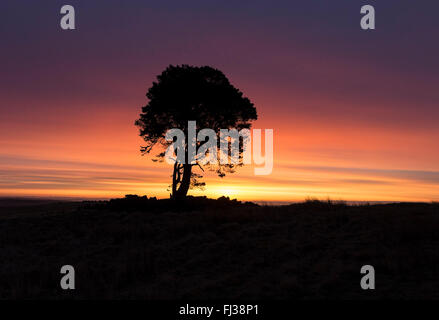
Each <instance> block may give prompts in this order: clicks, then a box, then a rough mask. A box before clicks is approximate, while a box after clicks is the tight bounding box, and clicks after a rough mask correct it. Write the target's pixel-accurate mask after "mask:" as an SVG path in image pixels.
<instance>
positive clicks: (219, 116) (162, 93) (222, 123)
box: [135, 65, 257, 198]
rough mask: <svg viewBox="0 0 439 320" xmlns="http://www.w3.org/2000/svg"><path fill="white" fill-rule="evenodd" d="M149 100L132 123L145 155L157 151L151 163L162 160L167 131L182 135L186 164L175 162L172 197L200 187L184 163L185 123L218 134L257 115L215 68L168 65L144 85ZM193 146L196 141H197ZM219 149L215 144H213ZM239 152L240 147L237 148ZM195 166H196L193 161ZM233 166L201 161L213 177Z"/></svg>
mask: <svg viewBox="0 0 439 320" xmlns="http://www.w3.org/2000/svg"><path fill="white" fill-rule="evenodd" d="M146 96H147V98H148V99H149V103H148V104H147V105H146V106H144V107H142V113H141V114H140V117H139V119H138V120H137V121H136V122H135V124H136V126H138V127H139V129H140V136H142V137H143V139H144V140H145V142H146V145H145V146H144V147H142V148H141V151H142V152H143V153H144V154H145V153H149V152H151V150H152V149H153V148H154V147H155V146H157V145H158V147H159V148H160V152H159V153H158V154H157V158H156V159H155V160H156V161H162V160H163V158H164V156H165V153H164V151H163V150H164V149H165V148H167V147H168V146H169V145H170V144H171V142H169V141H166V140H165V134H166V132H167V131H168V130H169V129H180V130H182V131H183V132H184V134H185V135H186V141H185V150H186V156H185V157H186V160H185V162H186V164H183V163H179V162H176V163H175V165H174V172H173V175H172V176H173V179H172V184H171V186H172V195H173V197H175V198H182V197H185V196H186V194H187V192H188V190H189V188H190V187H201V188H202V187H204V182H200V180H199V179H200V178H201V177H202V175H201V174H199V173H194V172H193V167H194V165H195V164H189V161H188V143H192V142H188V137H187V130H188V121H196V124H197V131H198V130H199V129H204V128H208V129H212V130H214V131H215V132H216V133H217V135H218V136H219V132H220V129H231V128H233V129H237V130H241V129H248V128H250V126H251V121H252V120H256V119H257V113H256V108H255V107H254V106H253V103H252V102H251V101H250V100H249V99H248V98H246V97H244V96H243V93H242V92H241V91H239V90H238V89H237V88H235V87H234V86H233V85H232V84H231V83H230V81H229V80H228V79H227V77H226V76H225V75H224V74H223V73H222V72H221V71H220V70H218V69H215V68H212V67H208V66H203V67H194V66H188V65H182V66H172V65H171V66H169V67H168V68H167V69H166V70H165V71H163V72H162V73H161V74H160V75H159V76H157V82H154V83H153V85H152V87H151V88H149V90H148V92H147V94H146ZM197 146H198V147H199V146H200V144H197ZM218 149H219V146H218ZM240 155H242V148H241V150H240ZM196 165H198V166H199V167H200V168H201V165H200V164H199V163H198V164H196ZM236 166H237V165H236V164H231V163H229V164H220V163H219V162H218V163H216V164H215V165H212V164H210V165H207V167H208V168H209V169H210V170H214V171H216V173H217V174H218V176H220V177H224V176H225V174H226V173H232V172H234V169H235V167H236Z"/></svg>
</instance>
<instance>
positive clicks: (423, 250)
mask: <svg viewBox="0 0 439 320" xmlns="http://www.w3.org/2000/svg"><path fill="white" fill-rule="evenodd" d="M0 212H1V213H0V261H1V263H0V298H2V299H8V298H69V299H70V298H104V299H105V298H136V299H173V298H191V299H214V298H229V299H234V298H241V299H255V298H268V299H322V298H323V299H340V298H341V299H345V298H349V299H377V298H384V297H385V298H436V299H438V298H439V249H438V248H439V205H438V204H423V203H412V204H409V203H407V204H387V205H362V206H347V205H345V204H342V203H330V202H318V201H308V202H306V203H300V204H293V205H289V206H283V207H261V206H256V205H254V204H250V203H239V202H236V201H229V200H227V199H220V200H209V199H203V198H201V199H189V200H188V201H186V202H184V203H174V202H172V201H171V200H155V199H147V198H136V197H129V198H127V199H119V200H113V201H110V202H53V201H48V202H38V201H37V202H33V203H32V202H26V201H23V200H22V201H21V202H20V201H18V200H16V202H14V203H13V202H11V201H9V202H8V201H6V200H3V201H0ZM65 264H70V265H73V266H74V267H75V270H76V287H77V289H76V290H73V291H63V290H61V289H60V286H59V281H60V278H61V276H62V275H60V273H59V272H60V268H61V266H62V265H65ZM366 264H369V265H373V266H374V267H375V271H376V290H374V291H371V290H369V291H363V290H361V288H360V279H361V276H362V275H361V274H360V268H361V266H362V265H366Z"/></svg>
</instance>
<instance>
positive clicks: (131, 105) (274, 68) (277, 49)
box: [0, 0, 439, 202]
mask: <svg viewBox="0 0 439 320" xmlns="http://www.w3.org/2000/svg"><path fill="white" fill-rule="evenodd" d="M64 4H70V5H73V6H74V8H75V12H76V29H75V30H62V29H61V28H60V26H59V23H60V19H61V14H60V8H61V6H62V5H64ZM365 4H370V5H373V6H374V7H375V10H376V29H375V30H368V31H365V30H362V29H361V28H360V19H361V14H360V8H361V6H362V5H365ZM438 11H439V2H437V0H435V1H433V0H431V1H429V0H422V1H416V2H415V1H408V0H387V1H372V0H367V1H366V0H364V1H357V0H336V1H327V0H308V1H304V0H302V1H294V0H289V1H255V0H253V1H247V0H243V1H228V0H221V1H217V0H212V1H206V0H203V1H192V0H188V1H167V0H164V1H146V0H142V1H140V0H139V1H137V0H132V1H116V0H106V1H85V0H80V1H78V0H76V1H75V0H68V1H65V0H63V1H30V0H28V1H25V0H18V1H12V0H4V1H1V3H0V39H1V50H0V74H1V77H0V197H3V196H8V197H9V196H13V197H17V196H27V197H29V196H31V197H51V198H52V197H60V198H72V197H73V198H79V199H89V198H90V199H104V198H109V197H119V196H123V195H125V194H139V195H144V194H146V195H148V196H157V197H159V198H164V197H168V196H169V191H168V190H167V188H168V185H169V183H170V180H171V178H170V175H171V171H172V167H171V166H170V165H168V164H156V163H153V162H152V161H151V158H150V157H147V156H141V154H140V151H139V149H140V146H141V145H142V142H143V141H142V138H141V137H139V136H138V128H136V127H135V126H134V121H135V120H136V119H137V118H138V115H139V113H140V112H141V107H142V106H144V105H146V104H147V102H148V100H147V98H146V97H145V94H146V92H147V90H148V88H149V87H150V86H151V85H152V82H153V81H154V80H155V77H156V76H157V75H158V74H160V73H161V71H163V70H164V69H165V68H166V67H167V66H168V65H170V64H173V65H178V64H190V65H196V66H202V65H209V66H213V67H215V68H218V69H220V70H221V71H223V72H224V73H225V75H226V76H227V77H228V78H229V80H230V81H231V83H232V84H233V85H234V86H236V87H237V88H239V89H240V90H241V91H242V92H243V93H244V95H245V96H247V97H249V98H250V100H251V101H252V102H253V103H254V104H255V107H256V109H257V111H258V116H259V118H258V120H257V121H256V122H254V124H253V128H260V129H266V128H267V129H273V130H274V167H273V172H272V174H271V175H268V176H255V175H254V174H253V167H252V165H249V166H246V167H243V168H240V169H238V171H237V172H236V173H235V174H233V175H228V176H226V177H225V178H222V179H220V178H218V177H216V176H215V175H213V174H207V176H206V177H205V181H206V183H207V186H206V189H205V190H204V191H193V192H191V194H193V195H203V194H204V195H207V196H209V197H219V196H221V195H226V196H230V197H232V198H238V199H240V200H253V201H267V202H270V201H300V200H303V199H306V198H319V199H326V198H330V199H334V200H348V201H439V148H438V142H437V141H439V127H438V126H437V122H438V121H437V120H438V119H439V107H438V106H439V89H438V85H439V62H438V58H437V57H438V56H439V42H438V41H437V37H438V35H439V22H438V20H437V12H438Z"/></svg>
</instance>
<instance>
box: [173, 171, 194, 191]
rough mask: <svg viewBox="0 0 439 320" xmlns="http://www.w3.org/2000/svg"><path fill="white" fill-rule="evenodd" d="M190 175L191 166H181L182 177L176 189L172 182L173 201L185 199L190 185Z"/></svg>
mask: <svg viewBox="0 0 439 320" xmlns="http://www.w3.org/2000/svg"><path fill="white" fill-rule="evenodd" d="M191 175H192V165H191V164H184V165H183V177H182V178H181V182H180V186H179V188H178V189H177V188H176V185H175V184H174V182H175V180H174V181H173V188H172V191H173V198H174V199H183V198H185V197H186V195H187V192H188V191H189V187H190V184H191Z"/></svg>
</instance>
